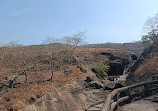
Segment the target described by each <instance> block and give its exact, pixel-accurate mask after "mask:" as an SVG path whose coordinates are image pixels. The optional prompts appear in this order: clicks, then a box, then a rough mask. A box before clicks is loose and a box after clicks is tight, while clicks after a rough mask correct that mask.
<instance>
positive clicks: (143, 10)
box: [0, 0, 158, 45]
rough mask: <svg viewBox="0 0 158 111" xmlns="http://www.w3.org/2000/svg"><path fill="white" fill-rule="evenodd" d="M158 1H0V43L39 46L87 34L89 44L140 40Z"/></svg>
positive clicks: (154, 12) (156, 8)
mask: <svg viewBox="0 0 158 111" xmlns="http://www.w3.org/2000/svg"><path fill="white" fill-rule="evenodd" d="M157 12H158V0H0V43H7V42H9V41H13V40H14V41H18V43H22V44H25V45H29V44H40V43H42V41H43V40H44V39H45V38H46V37H48V36H52V37H56V38H61V37H63V36H66V35H73V34H75V33H77V32H82V31H86V38H87V42H88V43H105V42H130V41H134V40H140V39H141V32H142V27H143V25H144V22H145V20H146V19H147V18H148V17H149V16H153V15H155V14H156V13H157Z"/></svg>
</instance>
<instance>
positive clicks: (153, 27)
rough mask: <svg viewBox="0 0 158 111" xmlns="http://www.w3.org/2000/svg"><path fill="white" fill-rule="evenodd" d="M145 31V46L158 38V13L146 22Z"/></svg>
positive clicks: (143, 39)
mask: <svg viewBox="0 0 158 111" xmlns="http://www.w3.org/2000/svg"><path fill="white" fill-rule="evenodd" d="M144 33H145V34H144V35H143V37H142V41H143V44H144V46H145V47H146V46H149V45H150V44H152V43H154V42H155V41H157V40H158V14H156V15H155V16H153V17H150V18H149V19H148V20H147V21H146V22H145V25H144Z"/></svg>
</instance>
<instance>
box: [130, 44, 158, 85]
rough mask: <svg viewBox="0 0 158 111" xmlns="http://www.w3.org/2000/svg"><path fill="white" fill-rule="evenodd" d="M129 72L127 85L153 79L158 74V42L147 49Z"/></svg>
mask: <svg viewBox="0 0 158 111" xmlns="http://www.w3.org/2000/svg"><path fill="white" fill-rule="evenodd" d="M127 72H128V73H129V76H128V78H127V85H129V84H133V83H136V82H149V81H152V80H153V79H154V76H155V77H156V75H158V42H155V43H153V44H152V45H151V46H150V47H149V48H148V49H147V50H145V51H144V52H143V53H142V54H141V56H140V57H139V58H138V60H137V61H136V62H135V63H134V64H133V65H132V66H131V67H130V68H129V69H128V71H127Z"/></svg>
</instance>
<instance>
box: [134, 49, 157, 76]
mask: <svg viewBox="0 0 158 111" xmlns="http://www.w3.org/2000/svg"><path fill="white" fill-rule="evenodd" d="M150 72H158V53H157V52H154V53H151V54H150V57H149V58H148V59H146V60H144V61H143V63H142V64H141V65H140V66H139V68H138V69H137V70H136V72H135V74H146V73H150Z"/></svg>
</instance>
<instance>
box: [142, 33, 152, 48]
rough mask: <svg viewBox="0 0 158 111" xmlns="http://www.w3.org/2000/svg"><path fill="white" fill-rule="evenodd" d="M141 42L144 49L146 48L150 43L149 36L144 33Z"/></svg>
mask: <svg viewBox="0 0 158 111" xmlns="http://www.w3.org/2000/svg"><path fill="white" fill-rule="evenodd" d="M142 44H143V45H144V50H146V49H148V48H149V47H150V45H151V44H152V43H151V41H150V36H149V35H145V36H143V37H142Z"/></svg>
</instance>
